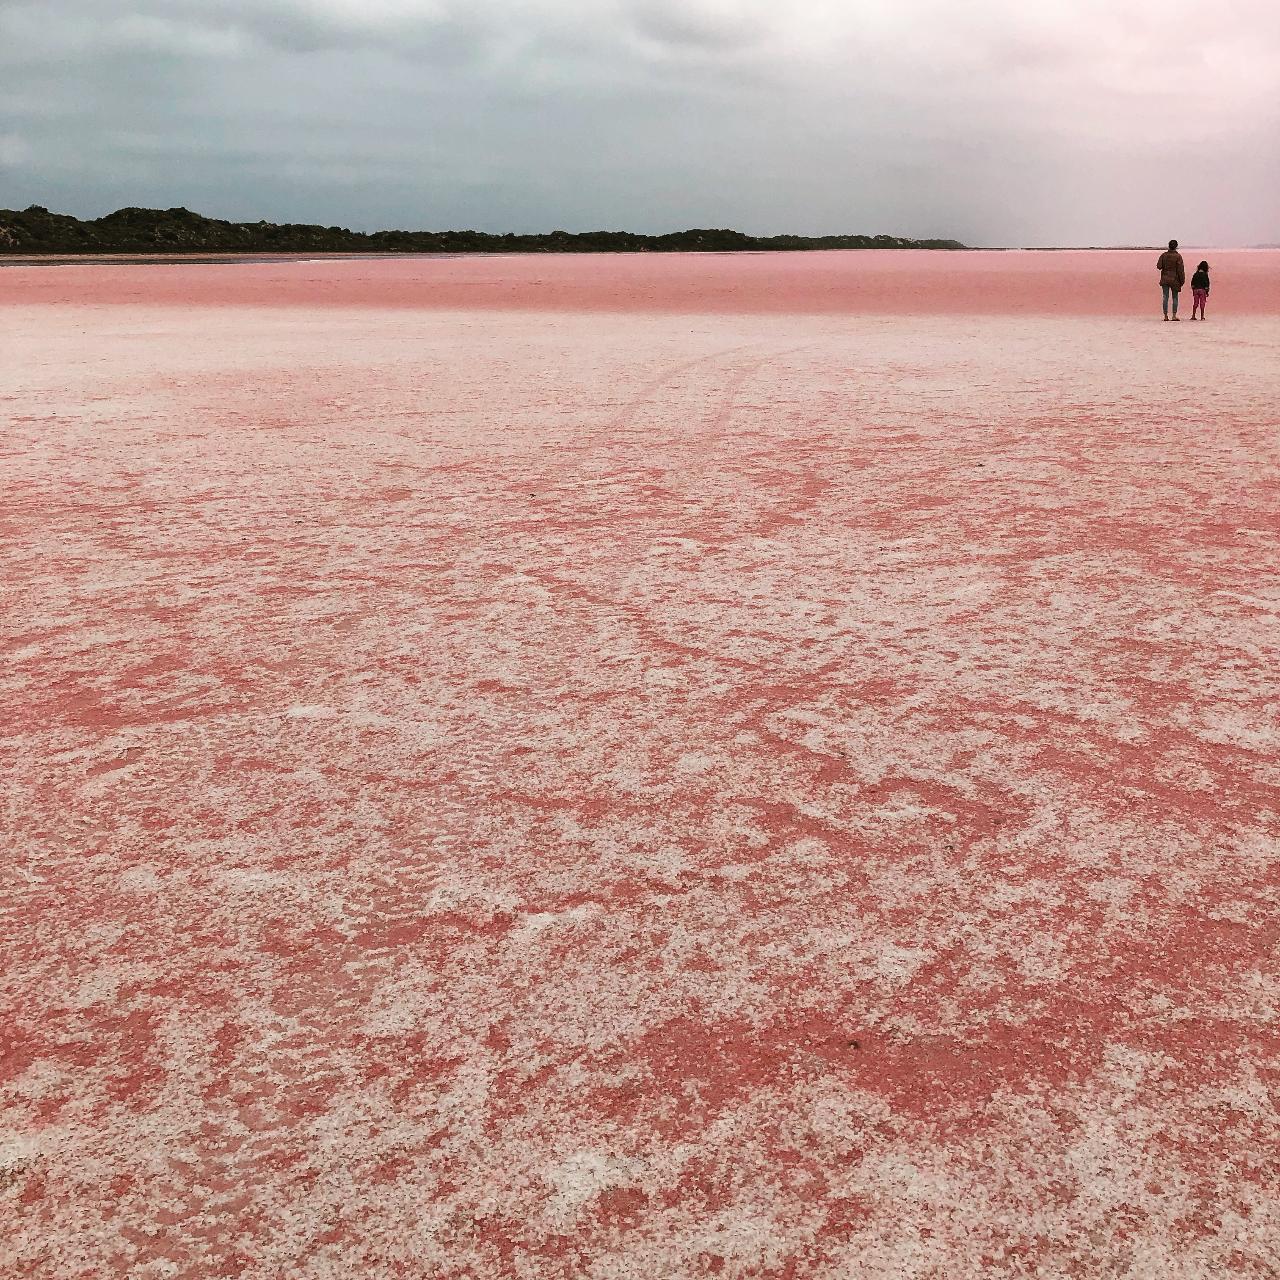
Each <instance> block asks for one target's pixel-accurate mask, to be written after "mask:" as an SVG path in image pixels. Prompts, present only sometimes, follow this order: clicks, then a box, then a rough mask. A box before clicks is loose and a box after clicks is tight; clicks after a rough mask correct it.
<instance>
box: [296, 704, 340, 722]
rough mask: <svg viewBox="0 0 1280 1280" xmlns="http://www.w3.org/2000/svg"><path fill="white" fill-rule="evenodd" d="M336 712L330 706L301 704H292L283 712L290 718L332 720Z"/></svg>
mask: <svg viewBox="0 0 1280 1280" xmlns="http://www.w3.org/2000/svg"><path fill="white" fill-rule="evenodd" d="M337 714H338V713H337V711H335V710H334V709H333V708H332V707H322V706H302V705H297V706H292V707H290V708H289V710H288V711H286V712H285V715H286V717H288V719H290V720H332V719H334V717H336V716H337Z"/></svg>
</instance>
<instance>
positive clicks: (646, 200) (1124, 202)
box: [0, 0, 1280, 245]
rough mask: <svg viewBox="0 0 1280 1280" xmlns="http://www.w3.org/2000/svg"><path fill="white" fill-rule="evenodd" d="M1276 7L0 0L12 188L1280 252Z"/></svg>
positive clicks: (491, 217) (1124, 1) (498, 224)
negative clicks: (1277, 247)
mask: <svg viewBox="0 0 1280 1280" xmlns="http://www.w3.org/2000/svg"><path fill="white" fill-rule="evenodd" d="M1278 15H1280V4H1278V3H1277V0H1217V3H1216V4H1212V5H1211V4H1208V3H1205V2H1204V0H1195V2H1194V3H1192V2H1191V0H1161V2H1159V3H1156V2H1154V0H31V2H29V3H28V2H27V0H0V206H10V207H13V206H17V207H22V206H25V205H27V204H32V203H35V204H43V205H47V206H49V207H50V208H53V209H56V210H59V211H65V212H70V213H75V214H78V215H80V216H97V215H99V214H102V213H105V212H108V211H109V210H111V209H114V208H116V207H118V206H120V205H127V204H134V205H157V206H170V205H178V204H185V205H187V206H189V207H191V208H194V209H197V210H199V211H200V212H203V213H208V214H211V215H214V216H219V217H228V218H236V219H257V218H267V219H270V220H273V221H289V220H292V221H307V222H311V221H314V222H322V223H326V224H327V223H341V224H344V225H349V226H353V227H357V228H361V229H365V230H368V229H374V228H378V227H392V226H394V227H406V228H414V229H420V228H430V229H436V228H449V227H476V228H479V229H483V230H489V231H508V230H523V231H548V230H553V229H555V228H557V227H561V228H565V229H567V230H586V229H593V228H600V227H607V228H625V229H630V230H637V231H650V232H653V231H667V230H673V229H678V228H683V227H690V226H730V227H737V228H739V229H741V230H744V231H749V232H756V233H769V232H777V231H794V232H804V233H814V234H817V233H827V232H841V231H848V232H868V233H879V232H888V233H897V234H904V235H913V236H924V235H947V236H956V237H959V238H960V239H962V240H965V241H967V242H969V243H976V244H1055V243H1056V244H1064V243H1070V244H1080V243H1088V244H1093V243H1119V242H1155V241H1162V240H1165V239H1167V238H1168V237H1169V236H1171V235H1176V236H1179V237H1181V238H1182V239H1183V240H1184V241H1186V242H1187V243H1188V244H1201V245H1207V244H1215V245H1223V244H1242V243H1243V244H1249V243H1256V242H1261V241H1280V16H1278Z"/></svg>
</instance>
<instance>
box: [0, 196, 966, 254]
mask: <svg viewBox="0 0 1280 1280" xmlns="http://www.w3.org/2000/svg"><path fill="white" fill-rule="evenodd" d="M965 247H966V246H965V245H963V244H961V243H960V241H959V240H941V239H924V240H915V239H910V238H908V237H905V236H887V235H874V236H867V235H839V236H795V235H776V236H749V235H746V234H745V233H744V232H741V231H734V230H731V229H728V228H723V227H714V228H712V227H704V228H698V227H695V228H691V229H690V230H687V231H673V232H669V233H667V234H664V235H643V234H640V233H638V232H632V231H578V232H569V231H551V232H547V233H545V234H543V233H540V234H536V235H519V234H516V233H515V232H508V233H505V234H496V233H493V232H487V231H369V232H365V231H352V230H350V229H349V228H347V227H322V226H318V225H313V224H309V223H294V222H286V223H274V222H228V221H225V220H224V219H221V218H206V217H204V216H203V215H202V214H199V213H194V212H192V211H191V210H190V209H185V208H176V209H135V208H129V209H117V210H116V211H115V212H114V213H108V214H106V215H104V216H103V217H101V218H93V219H88V220H85V219H81V218H75V217H72V216H70V215H69V214H60V213H50V211H49V210H48V209H46V208H44V207H43V206H41V205H30V206H28V207H27V208H26V209H22V210H17V209H0V256H5V257H9V256H14V255H20V256H23V257H45V256H49V255H59V256H61V255H83V254H89V255H97V256H117V255H132V256H135V257H140V256H150V255H154V254H160V255H169V254H184V255H186V254H204V255H221V254H227V253H232V254H249V255H259V254H272V255H275V254H296V255H317V256H319V255H332V254H376V255H380V256H389V255H396V256H398V255H401V254H426V253H429V254H442V253H443V254H456V253H698V252H704V253H705V252H712V253H717V252H718V253H743V252H747V253H749V252H769V253H777V252H785V251H794V250H802V251H807V250H814V249H942V250H955V249H963V248H965Z"/></svg>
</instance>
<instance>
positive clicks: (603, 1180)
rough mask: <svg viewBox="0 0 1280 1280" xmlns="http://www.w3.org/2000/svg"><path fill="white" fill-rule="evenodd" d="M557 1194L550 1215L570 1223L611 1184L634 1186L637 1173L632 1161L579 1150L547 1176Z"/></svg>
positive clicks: (563, 1222) (553, 1197)
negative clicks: (634, 1171)
mask: <svg viewBox="0 0 1280 1280" xmlns="http://www.w3.org/2000/svg"><path fill="white" fill-rule="evenodd" d="M543 1177H544V1178H545V1179H546V1181H547V1182H548V1184H549V1185H550V1186H552V1187H553V1188H554V1189H555V1194H554V1195H553V1196H552V1197H551V1200H550V1201H549V1202H548V1205H547V1212H548V1216H549V1217H551V1218H552V1219H553V1220H554V1221H555V1222H556V1223H557V1224H559V1225H564V1226H568V1225H569V1224H570V1223H572V1221H573V1219H574V1218H576V1217H577V1215H578V1212H579V1210H580V1209H582V1207H583V1206H584V1205H586V1204H588V1203H590V1202H591V1201H592V1200H594V1199H595V1198H596V1196H598V1195H599V1194H600V1193H601V1192H602V1191H607V1190H609V1189H610V1188H611V1187H625V1186H630V1185H631V1184H632V1183H634V1181H635V1175H634V1173H633V1171H632V1167H631V1165H630V1163H629V1162H628V1161H625V1160H621V1159H619V1158H618V1157H617V1156H612V1155H609V1154H607V1153H606V1152H602V1151H577V1152H575V1153H574V1154H573V1155H571V1156H569V1157H568V1158H567V1159H564V1160H562V1161H561V1162H560V1163H559V1164H557V1165H555V1166H554V1167H553V1168H551V1169H548V1170H547V1172H546V1173H545V1174H544V1175H543Z"/></svg>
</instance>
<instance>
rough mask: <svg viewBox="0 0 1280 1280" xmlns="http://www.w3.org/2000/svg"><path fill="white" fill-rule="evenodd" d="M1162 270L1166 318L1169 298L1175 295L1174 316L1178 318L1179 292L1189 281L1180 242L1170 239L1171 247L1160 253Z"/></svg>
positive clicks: (1163, 301) (1157, 264)
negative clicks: (1179, 246)
mask: <svg viewBox="0 0 1280 1280" xmlns="http://www.w3.org/2000/svg"><path fill="white" fill-rule="evenodd" d="M1156 267H1157V268H1158V270H1159V272H1160V298H1161V303H1162V305H1163V307H1164V318H1165V319H1166V320H1168V319H1169V298H1170V295H1172V297H1173V318H1174V319H1175V320H1176V319H1177V318H1178V292H1179V290H1180V289H1181V288H1182V286H1183V285H1184V284H1186V283H1187V268H1186V267H1185V266H1184V265H1183V262H1182V254H1180V253H1179V252H1178V242H1177V241H1176V240H1170V241H1169V247H1168V249H1166V250H1165V251H1164V253H1162V254H1161V255H1160V261H1159V262H1157V263H1156Z"/></svg>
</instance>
